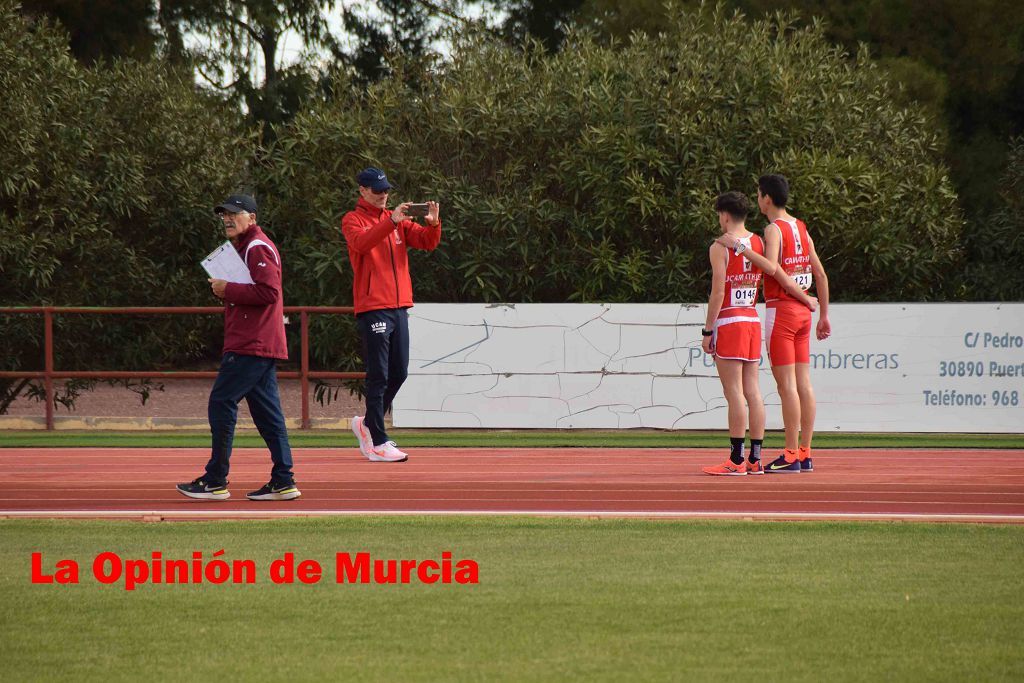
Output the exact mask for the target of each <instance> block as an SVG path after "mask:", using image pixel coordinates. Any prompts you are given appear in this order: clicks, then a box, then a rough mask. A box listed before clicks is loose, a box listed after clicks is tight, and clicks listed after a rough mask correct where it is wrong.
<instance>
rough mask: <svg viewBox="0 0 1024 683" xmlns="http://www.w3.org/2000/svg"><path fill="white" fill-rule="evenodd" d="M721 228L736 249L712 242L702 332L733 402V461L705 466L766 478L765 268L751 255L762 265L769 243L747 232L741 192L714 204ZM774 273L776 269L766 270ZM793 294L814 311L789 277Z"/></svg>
mask: <svg viewBox="0 0 1024 683" xmlns="http://www.w3.org/2000/svg"><path fill="white" fill-rule="evenodd" d="M715 211H717V212H718V224H719V226H720V227H721V229H722V232H723V233H725V234H727V235H729V236H731V237H733V238H734V239H735V240H736V243H737V247H736V251H735V252H733V251H730V250H728V249H726V248H725V247H723V246H722V245H721V244H718V243H712V245H711V248H710V250H709V252H708V256H709V258H710V259H711V297H710V298H709V299H708V314H707V322H706V324H705V326H704V329H703V330H702V333H703V335H704V340H703V344H702V346H703V349H704V352H705V353H709V354H714V356H715V365H716V367H717V368H718V377H719V379H720V380H721V381H722V391H723V393H724V394H725V399H726V401H728V403H729V441H730V453H729V459H728V460H726V461H725V462H724V463H722V464H721V465H715V466H713V467H705V468H704V472H705V473H707V474H713V475H724V476H736V475H745V474H764V469H763V468H762V466H761V443H762V441H763V440H764V402H763V401H762V399H761V388H760V385H759V383H758V376H757V370H758V364H759V361H760V360H761V320H760V318H758V317H757V310H756V309H755V308H754V305H755V304H756V303H757V289H758V284H759V283H760V281H761V270H760V269H759V268H756V267H755V265H754V264H752V263H751V260H750V259H748V258H746V255H750V254H756V255H757V257H758V258H759V259H760V260H761V262H762V263H766V260H765V259H764V256H763V254H764V243H763V242H762V241H761V238H760V237H758V236H757V235H754V234H752V233H750V232H747V229H746V227H745V221H746V218H747V216H748V215H749V214H750V201H749V200H748V199H747V198H746V197H745V196H744V195H743V194H741V193H739V192H726V193H725V194H723V195H720V196H719V197H718V199H717V200H715ZM766 272H768V273H770V274H773V273H774V272H775V267H771V268H769V269H767V271H766ZM787 280H788V284H787V285H786V286H787V287H789V289H790V290H791V291H792V292H793V297H794V301H800V302H802V304H801V305H806V306H808V307H810V309H813V308H814V306H815V305H816V302H815V301H814V298H813V297H809V296H807V294H806V293H805V292H804V291H803V290H801V289H800V287H799V286H798V285H797V284H796V283H795V282H794V281H793V280H792V279H790V278H786V277H783V279H782V282H784V283H785V282H786V281H787ZM748 419H749V423H750V454H749V462H748V461H747V460H744V458H743V436H744V433H745V432H746V427H747V421H748Z"/></svg>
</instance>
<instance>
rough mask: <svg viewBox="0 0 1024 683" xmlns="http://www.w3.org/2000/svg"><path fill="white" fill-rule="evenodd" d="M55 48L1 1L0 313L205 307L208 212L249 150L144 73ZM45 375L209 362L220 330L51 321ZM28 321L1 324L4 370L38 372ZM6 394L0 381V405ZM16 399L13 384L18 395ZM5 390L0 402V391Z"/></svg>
mask: <svg viewBox="0 0 1024 683" xmlns="http://www.w3.org/2000/svg"><path fill="white" fill-rule="evenodd" d="M66 45H67V39H66V36H64V35H62V34H61V33H60V32H59V31H56V30H54V28H53V27H52V26H50V25H48V24H47V23H46V22H42V23H39V24H37V25H36V26H35V27H29V26H28V25H27V24H26V23H25V21H24V20H23V19H22V17H21V16H20V15H19V14H18V13H17V9H16V6H15V5H14V4H13V3H12V2H10V0H0V90H2V91H3V92H4V97H3V98H0V168H2V169H3V175H2V180H0V234H2V235H3V239H2V240H0V301H2V302H3V304H4V305H8V306H10V305H25V306H39V305H62V306H68V305H72V306H74V305H79V306H92V305H104V306H140V305H142V306H159V305H188V304H192V305H196V304H203V305H210V304H213V303H214V301H213V300H212V299H211V297H210V294H209V290H208V285H207V283H206V279H205V276H204V274H203V272H202V270H201V269H200V268H199V267H198V265H197V264H198V262H199V260H201V259H202V257H203V256H205V254H206V253H208V252H209V250H210V249H211V248H212V247H213V246H214V245H215V244H216V243H217V241H218V235H217V232H218V225H217V223H216V221H215V220H213V216H212V214H211V213H210V207H211V206H212V205H213V204H212V202H215V201H217V200H218V198H221V197H222V195H224V194H225V193H227V192H228V191H229V190H232V189H234V188H235V187H236V186H237V184H238V182H239V181H240V180H241V179H242V177H243V176H244V175H246V173H247V169H246V164H247V159H248V158H249V156H250V155H251V153H252V145H253V140H252V139H251V136H247V135H246V134H244V133H243V131H242V130H241V129H240V128H239V127H238V122H237V118H236V116H235V115H233V114H232V112H231V110H230V109H227V108H226V107H225V106H224V105H223V104H220V103H217V102H215V101H212V100H210V99H208V98H206V97H204V96H202V95H201V94H199V93H198V92H197V91H196V90H195V89H194V87H193V86H192V85H191V84H190V83H189V82H187V79H186V80H182V78H181V77H180V76H179V75H178V74H176V73H174V72H171V71H168V70H167V69H165V68H162V67H161V66H160V65H159V64H156V63H145V64H140V63H134V62H121V61H118V62H114V63H112V64H110V65H109V66H107V67H104V68H101V69H93V68H88V67H84V66H82V65H80V64H79V63H78V62H76V61H75V60H74V59H73V58H72V57H71V55H70V54H69V52H68V49H67V47H66ZM56 323H57V329H56V333H55V337H56V340H57V342H59V345H58V346H57V348H56V355H57V367H58V368H59V369H65V370H68V369H107V368H110V369H122V370H124V369H140V370H142V369H150V368H156V367H157V366H158V365H159V364H169V365H175V364H180V363H182V362H185V361H187V360H188V359H192V358H197V357H203V356H206V355H209V353H210V350H211V346H212V345H213V343H214V342H213V340H215V339H216V332H215V330H216V329H218V328H219V321H218V320H215V319H209V318H204V319H202V320H201V321H199V322H196V321H191V320H190V321H185V320H184V319H182V318H177V319H172V318H167V317H161V318H157V319H148V320H145V321H140V322H130V321H126V320H124V319H114V318H110V317H106V318H102V317H96V316H90V317H85V318H78V317H73V316H61V317H58V318H57V320H56ZM42 328H43V325H42V321H41V320H40V318H39V317H37V316H28V315H13V316H0V337H2V338H3V339H4V353H3V354H2V356H0V362H2V364H3V369H5V370H12V369H27V370H39V369H42V365H43V358H42V343H41V342H42ZM15 386H17V385H13V384H12V383H10V382H7V383H6V384H3V385H0V402H2V401H3V399H4V398H5V397H7V398H9V393H10V391H11V390H12V389H13V388H14V387H15ZM23 389H24V387H23ZM4 392H7V393H6V394H5V393H4Z"/></svg>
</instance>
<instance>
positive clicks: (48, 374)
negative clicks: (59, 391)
mask: <svg viewBox="0 0 1024 683" xmlns="http://www.w3.org/2000/svg"><path fill="white" fill-rule="evenodd" d="M43 340H44V341H43V348H44V353H45V354H46V357H45V359H44V360H43V387H44V388H45V389H46V429H47V431H53V313H52V311H51V309H50V307H47V308H46V309H45V310H44V311H43Z"/></svg>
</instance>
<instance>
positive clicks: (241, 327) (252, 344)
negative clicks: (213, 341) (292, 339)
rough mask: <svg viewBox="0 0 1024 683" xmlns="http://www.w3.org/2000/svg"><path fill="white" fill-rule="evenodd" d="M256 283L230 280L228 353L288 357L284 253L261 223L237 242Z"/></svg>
mask: <svg viewBox="0 0 1024 683" xmlns="http://www.w3.org/2000/svg"><path fill="white" fill-rule="evenodd" d="M235 250H236V251H237V252H238V255H239V256H241V257H242V260H243V261H245V265H247V266H249V275H250V276H251V277H252V281H253V283H254V284H251V285H243V284H241V283H238V282H229V283H228V284H227V287H226V288H225V290H224V353H228V352H229V351H234V352H235V353H242V354H245V355H247V356H263V357H264V358H280V359H281V360H287V359H288V345H287V344H286V343H285V340H284V297H283V296H282V295H281V256H280V254H279V253H278V251H277V247H276V246H275V245H274V243H273V242H271V241H270V238H269V237H267V235H266V233H264V232H263V230H262V229H261V228H260V226H258V225H253V226H252V227H250V228H249V229H248V230H246V231H245V233H244V234H243V235H242V236H241V237H239V238H238V243H237V244H235Z"/></svg>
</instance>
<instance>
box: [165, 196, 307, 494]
mask: <svg viewBox="0 0 1024 683" xmlns="http://www.w3.org/2000/svg"><path fill="white" fill-rule="evenodd" d="M213 211H214V213H216V214H217V215H218V216H220V218H221V220H222V221H223V222H224V233H225V235H226V236H227V238H228V239H229V240H230V241H231V244H232V245H234V247H235V250H236V251H237V252H238V255H239V256H240V257H241V258H242V261H243V262H244V263H245V265H246V266H247V267H248V269H249V277H250V278H251V279H252V282H251V283H241V282H227V281H225V280H213V279H211V280H210V286H211V289H212V290H213V293H214V294H215V295H216V296H218V297H220V298H221V299H223V300H224V354H223V357H222V358H221V364H220V371H219V372H218V373H217V381H216V382H215V383H214V385H213V391H212V392H210V402H209V406H208V409H207V411H208V414H209V419H210V431H211V433H212V434H213V448H212V452H211V454H210V461H209V462H208V463H207V464H206V474H205V475H203V476H201V477H199V478H198V479H196V480H195V481H192V482H190V483H187V484H178V491H180V492H181V493H182V494H184V495H186V496H188V497H190V498H201V499H205V500H227V499H228V498H230V497H231V494H230V493H229V492H228V480H227V477H228V466H229V459H230V458H231V443H232V441H233V440H234V436H235V422H236V420H237V416H238V403H239V401H241V400H242V399H243V398H244V399H245V400H246V403H248V405H249V413H250V414H251V415H252V419H253V422H255V423H256V428H257V429H259V432H260V436H262V437H263V440H264V441H265V442H266V443H267V447H268V448H269V449H270V458H271V460H273V463H274V465H273V469H272V470H271V473H270V482H269V483H267V484H266V485H265V486H263V488H261V489H259V490H258V491H253V492H251V493H249V494H247V497H248V498H249V499H250V500H291V499H293V498H298V497H299V496H300V495H301V494H300V493H299V490H298V488H296V487H295V480H294V478H293V476H292V451H291V447H290V446H289V444H288V430H287V428H286V427H285V422H284V413H283V412H282V411H281V399H280V396H279V395H278V391H277V367H276V363H277V359H280V360H287V358H288V347H287V344H286V343H285V337H284V300H283V297H282V295H281V255H280V253H279V252H278V251H277V247H276V246H275V245H274V243H273V242H272V241H270V238H269V237H267V235H266V233H264V232H263V230H262V229H261V228H260V226H259V225H257V224H256V200H255V199H253V198H252V197H250V196H248V195H231V196H230V197H228V198H227V199H226V200H225V201H224V202H223V203H222V204H219V205H218V206H216V207H215V208H214V210H213Z"/></svg>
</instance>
